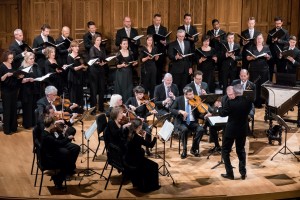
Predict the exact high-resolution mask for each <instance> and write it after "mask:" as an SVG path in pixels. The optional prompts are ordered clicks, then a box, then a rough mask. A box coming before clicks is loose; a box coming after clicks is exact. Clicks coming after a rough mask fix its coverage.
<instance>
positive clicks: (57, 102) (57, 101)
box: [53, 96, 72, 108]
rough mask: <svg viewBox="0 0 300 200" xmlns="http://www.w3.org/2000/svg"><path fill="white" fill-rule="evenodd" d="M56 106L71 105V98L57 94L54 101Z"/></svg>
mask: <svg viewBox="0 0 300 200" xmlns="http://www.w3.org/2000/svg"><path fill="white" fill-rule="evenodd" d="M53 105H54V106H63V107H67V108H68V107H70V106H71V105H72V103H71V101H70V100H69V99H62V98H61V97H60V96H56V98H55V100H54V101H53Z"/></svg>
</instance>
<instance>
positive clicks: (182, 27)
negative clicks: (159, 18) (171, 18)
mask: <svg viewBox="0 0 300 200" xmlns="http://www.w3.org/2000/svg"><path fill="white" fill-rule="evenodd" d="M179 29H182V30H185V25H182V26H179V27H178V28H177V30H179ZM196 33H198V32H197V28H196V27H195V26H192V25H190V28H189V32H188V34H190V35H194V34H196ZM185 40H187V41H189V42H190V45H191V48H192V52H195V43H196V42H197V41H198V40H199V37H198V35H196V36H195V37H194V41H193V40H190V39H189V38H188V37H187V36H186V37H185Z"/></svg>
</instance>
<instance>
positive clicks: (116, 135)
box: [104, 106, 130, 149]
mask: <svg viewBox="0 0 300 200" xmlns="http://www.w3.org/2000/svg"><path fill="white" fill-rule="evenodd" d="M124 119H126V118H125V116H124V109H123V108H122V107H120V106H116V107H112V109H111V112H110V119H109V120H108V123H107V128H106V131H105V134H104V140H105V146H108V144H109V143H112V144H115V145H117V146H118V147H120V148H121V149H124V148H125V141H126V138H127V136H126V135H125V132H124V129H125V128H126V127H128V126H130V122H129V120H127V121H126V120H124Z"/></svg>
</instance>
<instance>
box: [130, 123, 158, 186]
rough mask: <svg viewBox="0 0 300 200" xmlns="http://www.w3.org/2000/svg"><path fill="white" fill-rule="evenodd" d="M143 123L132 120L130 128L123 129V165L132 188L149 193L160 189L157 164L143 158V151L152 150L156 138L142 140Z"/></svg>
mask: <svg viewBox="0 0 300 200" xmlns="http://www.w3.org/2000/svg"><path fill="white" fill-rule="evenodd" d="M142 126H143V122H142V120H141V119H134V120H132V121H131V124H130V126H129V127H128V128H127V129H125V131H126V132H128V134H127V140H126V151H125V152H126V153H125V163H126V166H130V167H128V172H129V177H130V179H131V181H132V185H133V187H137V189H138V190H139V191H141V192H150V191H154V190H157V189H159V188H160V186H159V174H158V164H157V163H156V162H154V161H152V160H150V159H148V158H145V156H144V155H145V153H144V149H143V148H142V146H145V147H146V148H152V147H153V146H154V145H155V143H156V137H154V139H153V140H152V141H147V140H144V135H145V134H143V133H142V134H140V132H142Z"/></svg>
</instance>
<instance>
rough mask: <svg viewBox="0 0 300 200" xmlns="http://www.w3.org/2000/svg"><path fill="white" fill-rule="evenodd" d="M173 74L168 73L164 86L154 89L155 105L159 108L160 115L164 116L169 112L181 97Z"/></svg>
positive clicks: (163, 82) (163, 81)
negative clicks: (174, 82) (176, 99)
mask: <svg viewBox="0 0 300 200" xmlns="http://www.w3.org/2000/svg"><path fill="white" fill-rule="evenodd" d="M172 82H173V77H172V74H170V73H166V74H165V76H164V79H163V80H162V84H160V85H157V86H156V87H155V89H154V103H155V106H156V107H157V112H158V115H164V114H166V113H168V112H169V108H170V106H171V105H172V104H173V102H174V100H175V98H176V97H177V96H178V95H179V91H178V88H177V85H175V84H173V83H172Z"/></svg>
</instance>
